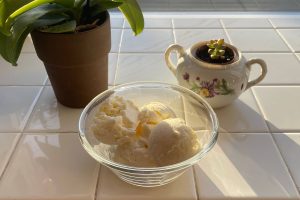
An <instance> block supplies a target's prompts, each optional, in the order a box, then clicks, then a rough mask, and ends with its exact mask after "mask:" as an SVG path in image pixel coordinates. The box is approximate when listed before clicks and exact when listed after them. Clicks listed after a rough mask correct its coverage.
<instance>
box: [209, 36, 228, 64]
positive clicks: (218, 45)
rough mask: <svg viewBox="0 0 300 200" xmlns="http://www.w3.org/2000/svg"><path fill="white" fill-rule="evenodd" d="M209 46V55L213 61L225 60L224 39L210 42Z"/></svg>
mask: <svg viewBox="0 0 300 200" xmlns="http://www.w3.org/2000/svg"><path fill="white" fill-rule="evenodd" d="M207 46H208V53H209V54H210V58H211V59H214V60H216V59H224V58H225V56H224V54H225V46H224V39H218V40H210V41H209V43H208V44H207Z"/></svg>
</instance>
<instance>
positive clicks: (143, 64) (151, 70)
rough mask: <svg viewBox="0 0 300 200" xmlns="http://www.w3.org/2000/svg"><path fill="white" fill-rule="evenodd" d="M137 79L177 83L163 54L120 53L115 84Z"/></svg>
mask: <svg viewBox="0 0 300 200" xmlns="http://www.w3.org/2000/svg"><path fill="white" fill-rule="evenodd" d="M135 81H160V82H167V83H174V84H176V83H177V81H176V78H175V76H174V75H173V74H172V72H171V71H170V70H169V69H168V68H167V66H166V64H165V61H164V55H163V54H120V58H119V67H118V70H117V77H116V83H115V84H122V83H128V82H135Z"/></svg>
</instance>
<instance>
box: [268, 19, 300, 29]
mask: <svg viewBox="0 0 300 200" xmlns="http://www.w3.org/2000/svg"><path fill="white" fill-rule="evenodd" d="M270 20H271V22H272V24H273V25H274V27H275V28H300V18H271V19H270Z"/></svg>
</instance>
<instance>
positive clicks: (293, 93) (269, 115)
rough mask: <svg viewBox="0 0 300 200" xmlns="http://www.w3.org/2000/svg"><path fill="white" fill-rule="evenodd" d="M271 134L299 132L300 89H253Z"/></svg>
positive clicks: (290, 87)
mask: <svg viewBox="0 0 300 200" xmlns="http://www.w3.org/2000/svg"><path fill="white" fill-rule="evenodd" d="M254 94H255V95H256V97H257V99H258V101H259V104H260V105H261V107H262V110H263V114H264V116H265V118H266V120H267V122H268V124H269V127H270V128H271V131H272V132H281V131H294V130H300V124H299V119H300V106H299V101H300V87H298V86H289V87H254Z"/></svg>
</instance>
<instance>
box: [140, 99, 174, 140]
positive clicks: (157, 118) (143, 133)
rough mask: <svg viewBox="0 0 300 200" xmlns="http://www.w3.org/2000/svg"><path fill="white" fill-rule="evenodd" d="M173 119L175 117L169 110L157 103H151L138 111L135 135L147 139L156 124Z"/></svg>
mask: <svg viewBox="0 0 300 200" xmlns="http://www.w3.org/2000/svg"><path fill="white" fill-rule="evenodd" d="M173 117H176V115H175V113H174V111H173V110H172V109H171V108H169V107H168V106H166V105H164V104H162V103H159V102H151V103H149V104H147V105H145V106H143V107H142V108H141V110H140V113H139V115H138V120H139V124H138V126H137V128H136V135H137V136H140V137H143V138H148V137H149V135H150V133H151V130H152V129H153V128H154V127H155V125H156V124H158V123H159V122H161V121H162V120H164V119H168V118H173Z"/></svg>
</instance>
